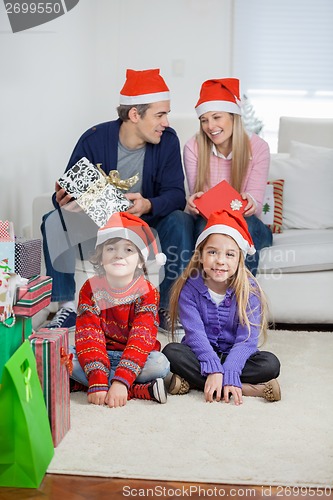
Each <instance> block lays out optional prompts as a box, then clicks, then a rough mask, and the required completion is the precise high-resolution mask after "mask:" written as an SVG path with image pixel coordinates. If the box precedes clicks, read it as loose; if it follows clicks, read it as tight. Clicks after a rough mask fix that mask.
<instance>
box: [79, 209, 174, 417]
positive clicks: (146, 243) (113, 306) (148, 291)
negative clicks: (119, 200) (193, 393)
mask: <svg viewBox="0 0 333 500" xmlns="http://www.w3.org/2000/svg"><path fill="white" fill-rule="evenodd" d="M150 247H152V248H153V250H154V253H155V256H156V260H157V261H159V263H161V258H163V254H159V255H158V254H157V244H156V241H155V239H154V236H153V233H152V231H151V230H150V228H149V226H148V225H147V224H146V223H145V222H144V221H143V220H141V219H140V218H139V217H136V216H135V215H132V214H129V213H127V212H121V213H115V214H113V215H112V216H111V218H110V219H109V221H108V223H107V224H106V225H105V226H104V227H102V228H100V229H99V230H98V233H97V242H96V251H95V254H94V256H93V257H92V259H91V262H92V264H93V265H94V268H95V270H96V271H97V276H94V277H93V278H91V279H88V280H87V281H86V282H85V283H84V285H83V286H82V288H81V290H80V295H79V304H78V316H77V320H76V333H75V347H76V355H77V357H76V356H75V349H73V350H72V352H73V354H74V359H73V361H74V363H73V364H74V368H73V373H72V379H74V380H75V381H77V382H79V383H81V384H84V385H85V386H88V401H89V403H93V404H97V405H104V404H105V405H108V406H109V407H111V408H114V407H118V406H124V405H125V404H126V402H127V400H128V399H130V398H141V399H150V400H154V401H158V402H159V403H165V402H166V400H167V396H166V389H165V386H164V380H163V378H164V377H166V375H167V374H168V373H169V366H170V365H169V361H168V360H167V358H166V357H165V356H164V354H162V353H161V352H159V351H160V347H161V346H160V343H159V341H158V340H157V338H156V336H157V329H158V305H159V294H158V292H157V290H156V289H155V288H154V287H153V285H152V284H151V283H150V282H149V281H148V280H147V279H146V278H145V276H144V273H145V271H146V270H145V261H146V260H147V258H148V254H149V249H150Z"/></svg>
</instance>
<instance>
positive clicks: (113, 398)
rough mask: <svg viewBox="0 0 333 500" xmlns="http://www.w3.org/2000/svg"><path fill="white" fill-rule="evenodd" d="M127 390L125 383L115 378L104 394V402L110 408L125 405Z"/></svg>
mask: <svg viewBox="0 0 333 500" xmlns="http://www.w3.org/2000/svg"><path fill="white" fill-rule="evenodd" d="M127 394H128V390H127V387H126V385H125V384H123V383H122V382H119V381H118V380H115V381H114V382H112V384H111V387H110V389H109V391H108V393H107V395H106V398H105V404H107V405H108V406H109V407H110V408H118V406H125V404H126V403H127Z"/></svg>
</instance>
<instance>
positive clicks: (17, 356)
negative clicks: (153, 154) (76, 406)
mask: <svg viewBox="0 0 333 500" xmlns="http://www.w3.org/2000/svg"><path fill="white" fill-rule="evenodd" d="M137 181H138V175H137V174H136V175H134V176H133V177H131V178H130V179H125V180H121V179H120V178H119V174H118V172H117V171H115V170H112V171H111V172H109V174H108V175H106V174H105V173H104V171H103V170H102V168H101V166H100V165H97V166H95V165H93V164H92V163H90V162H89V160H88V159H87V158H81V159H80V160H79V161H78V162H77V163H76V164H75V165H74V166H73V167H72V168H71V169H69V170H68V171H67V172H66V173H65V174H64V176H62V177H61V178H60V179H59V180H58V183H59V184H60V186H61V187H63V188H64V189H65V190H66V191H67V192H68V193H69V194H71V195H72V197H73V198H74V199H75V200H76V202H77V204H78V205H79V206H80V207H81V208H82V210H83V211H84V212H85V213H86V214H87V215H88V216H89V217H90V218H91V219H92V220H93V221H94V222H95V223H96V224H97V225H98V226H99V227H101V226H103V225H104V224H106V222H107V221H108V220H109V218H110V216H111V215H112V214H113V213H114V212H122V211H125V210H128V208H129V207H130V206H132V202H131V201H129V200H128V199H127V198H126V197H125V196H124V193H123V191H126V190H128V189H129V188H130V187H131V186H133V185H134V184H135V183H136V182H137ZM40 273H41V240H37V239H35V240H27V239H22V238H15V236H14V231H13V225H12V224H11V223H10V222H8V221H3V222H2V221H0V486H8V487H10V486H13V487H26V488H38V487H39V485H40V483H41V481H42V479H43V477H44V474H45V471H46V470H47V468H48V466H49V463H50V461H51V459H52V457H53V455H54V447H56V446H57V445H58V444H59V443H60V441H61V440H62V438H63V437H64V435H65V434H66V433H67V431H68V430H69V427H70V389H69V375H70V372H71V363H72V359H71V355H70V354H69V353H68V330H67V329H60V328H58V329H51V330H50V329H45V328H44V329H39V330H38V331H37V332H33V331H32V319H31V318H32V317H33V315H35V314H36V313H38V312H39V311H40V310H41V309H43V308H44V307H46V306H47V305H48V304H49V303H50V300H51V290H52V279H51V278H50V277H48V276H41V274H40Z"/></svg>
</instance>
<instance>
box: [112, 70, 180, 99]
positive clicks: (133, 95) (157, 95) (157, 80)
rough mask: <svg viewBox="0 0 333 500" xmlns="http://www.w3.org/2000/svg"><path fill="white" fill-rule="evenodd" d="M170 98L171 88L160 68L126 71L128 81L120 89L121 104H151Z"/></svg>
mask: <svg viewBox="0 0 333 500" xmlns="http://www.w3.org/2000/svg"><path fill="white" fill-rule="evenodd" d="M168 100H170V92H169V89H168V87H167V85H166V83H165V81H164V80H163V78H162V77H161V75H160V70H159V69H146V70H143V71H135V70H134V69H128V70H127V71H126V81H125V84H124V86H123V88H122V89H121V91H120V100H119V104H126V105H135V104H150V103H152V102H158V101H168Z"/></svg>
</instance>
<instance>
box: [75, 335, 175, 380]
mask: <svg viewBox="0 0 333 500" xmlns="http://www.w3.org/2000/svg"><path fill="white" fill-rule="evenodd" d="M69 352H71V353H72V354H73V372H72V375H71V378H72V379H74V380H76V381H77V382H80V383H81V384H83V385H85V386H87V387H88V385H89V384H88V379H87V377H86V375H85V373H84V371H83V369H82V367H81V365H80V363H79V360H78V358H77V354H76V349H75V347H74V346H73V345H71V346H69ZM107 353H108V357H109V360H110V375H109V386H110V384H111V380H112V379H113V377H114V374H115V371H116V368H117V366H118V364H119V362H120V359H121V356H122V354H123V352H122V351H107ZM169 372H170V363H169V360H168V359H167V357H166V356H164V354H162V353H161V352H159V351H152V352H151V353H150V354H149V356H148V358H147V361H146V363H145V366H144V367H143V368H142V371H141V373H140V375H139V376H138V377H137V378H136V380H135V382H137V383H140V384H146V383H147V382H150V381H151V380H155V379H157V378H165V377H166V376H167V375H168V374H169Z"/></svg>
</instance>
